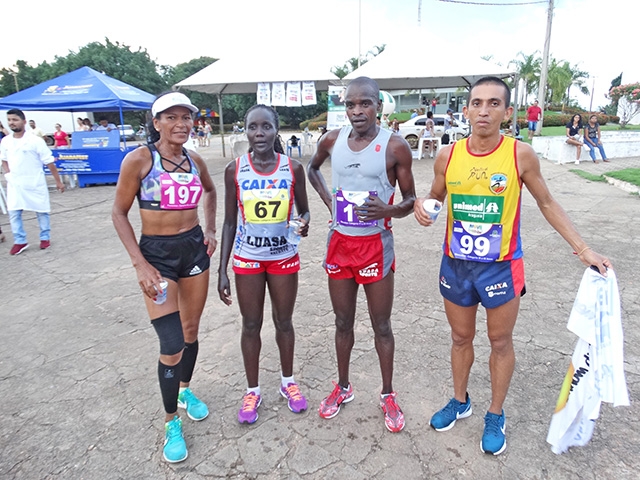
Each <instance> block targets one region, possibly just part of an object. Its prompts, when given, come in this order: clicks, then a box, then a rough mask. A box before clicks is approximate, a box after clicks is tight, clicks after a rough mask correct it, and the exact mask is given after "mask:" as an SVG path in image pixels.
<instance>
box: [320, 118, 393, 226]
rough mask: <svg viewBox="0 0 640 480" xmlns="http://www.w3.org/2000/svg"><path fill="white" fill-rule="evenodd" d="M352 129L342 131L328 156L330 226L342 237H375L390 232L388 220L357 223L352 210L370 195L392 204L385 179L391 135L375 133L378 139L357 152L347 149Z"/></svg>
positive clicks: (386, 178)
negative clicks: (330, 202) (330, 200)
mask: <svg viewBox="0 0 640 480" xmlns="http://www.w3.org/2000/svg"><path fill="white" fill-rule="evenodd" d="M351 130H352V128H351V126H346V127H342V129H341V130H340V134H339V135H338V138H337V139H336V143H335V144H334V146H333V151H332V152H331V185H332V187H333V189H332V193H333V222H332V224H331V228H332V229H334V230H337V231H338V232H340V233H342V234H345V235H352V236H358V237H360V236H367V235H375V234H376V233H380V232H382V231H384V230H390V229H391V218H384V219H380V220H372V221H368V222H360V220H359V219H358V217H357V215H356V214H355V211H354V207H355V206H356V205H361V204H362V203H364V201H365V200H366V199H367V197H368V196H369V195H376V196H377V197H379V198H380V200H382V201H383V202H384V203H386V204H389V205H391V204H393V195H394V193H395V191H396V189H395V187H394V186H393V185H391V183H389V177H388V176H387V159H386V155H387V145H388V144H389V139H390V138H391V134H392V132H390V131H389V130H385V129H383V128H379V129H378V135H377V136H376V138H374V139H373V140H372V141H371V143H370V144H369V145H367V146H366V147H365V148H364V149H363V150H361V151H359V152H354V151H353V150H351V148H349V145H348V138H349V134H350V133H351Z"/></svg>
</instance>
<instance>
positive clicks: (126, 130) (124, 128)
mask: <svg viewBox="0 0 640 480" xmlns="http://www.w3.org/2000/svg"><path fill="white" fill-rule="evenodd" d="M118 130H120V140H122V139H125V140H135V139H136V132H135V131H134V130H133V127H132V126H131V125H118Z"/></svg>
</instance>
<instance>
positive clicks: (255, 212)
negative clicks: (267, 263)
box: [234, 153, 298, 260]
mask: <svg viewBox="0 0 640 480" xmlns="http://www.w3.org/2000/svg"><path fill="white" fill-rule="evenodd" d="M294 187H295V177H294V175H293V170H292V167H291V160H290V159H289V157H287V156H286V155H281V154H278V162H277V164H276V167H275V168H274V169H273V171H271V172H269V173H261V172H258V171H256V170H255V169H254V168H253V164H252V163H251V154H250V153H247V154H245V155H243V156H242V157H240V158H238V159H236V198H237V201H238V222H237V228H236V239H235V242H234V254H235V255H238V256H239V257H242V258H245V259H249V260H282V259H285V258H289V257H292V256H293V255H295V254H296V253H297V252H298V246H297V245H292V244H290V243H289V242H288V240H287V233H288V228H287V224H288V222H289V220H291V218H292V216H293V200H294V199H293V192H294Z"/></svg>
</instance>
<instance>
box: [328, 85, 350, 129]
mask: <svg viewBox="0 0 640 480" xmlns="http://www.w3.org/2000/svg"><path fill="white" fill-rule="evenodd" d="M346 90H347V89H346V87H342V86H339V85H329V92H328V95H327V103H328V105H327V130H334V129H336V128H342V127H344V126H347V125H349V119H348V118H347V109H346V107H345V106H344V94H345V92H346Z"/></svg>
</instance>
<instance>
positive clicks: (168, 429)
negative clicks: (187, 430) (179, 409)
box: [162, 415, 189, 463]
mask: <svg viewBox="0 0 640 480" xmlns="http://www.w3.org/2000/svg"><path fill="white" fill-rule="evenodd" d="M162 455H163V456H164V459H165V460H166V461H167V462H169V463H178V462H182V461H184V460H186V459H187V457H188V456H189V452H187V444H186V443H185V442H184V437H183V436H182V420H180V417H178V416H177V415H176V416H175V417H173V420H171V421H169V422H167V423H165V424H164V448H163V449H162Z"/></svg>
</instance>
